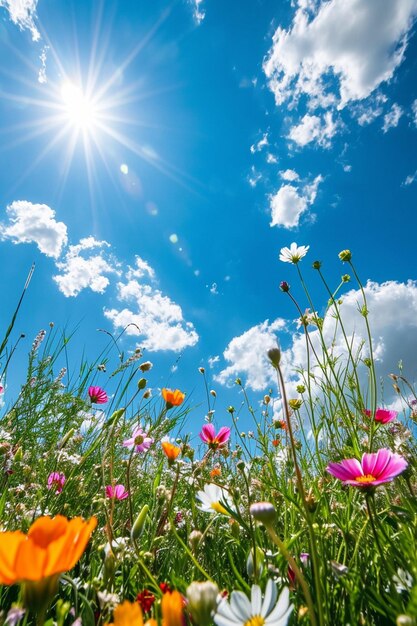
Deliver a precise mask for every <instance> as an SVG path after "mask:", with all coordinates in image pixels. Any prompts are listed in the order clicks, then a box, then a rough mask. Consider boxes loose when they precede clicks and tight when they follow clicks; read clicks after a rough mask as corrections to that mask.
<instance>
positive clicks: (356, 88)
mask: <svg viewBox="0 0 417 626" xmlns="http://www.w3.org/2000/svg"><path fill="white" fill-rule="evenodd" d="M303 5H304V6H303ZM416 13H417V0H401V1H397V2H393V0H349V1H346V0H329V2H322V3H321V4H320V5H319V6H318V8H317V9H315V7H314V4H313V3H311V2H308V3H307V5H306V3H302V5H301V6H299V8H298V9H297V10H296V12H295V15H294V19H293V22H292V24H291V26H290V28H289V29H288V30H285V29H284V28H282V27H281V26H280V27H278V28H277V30H276V31H275V33H274V35H273V44H272V47H271V49H270V51H269V55H268V57H267V59H266V60H265V62H264V66H263V67H264V72H265V74H266V76H267V78H268V79H269V86H270V89H271V90H272V92H273V93H274V95H275V101H276V103H277V105H281V104H283V103H284V102H285V101H286V100H289V101H290V102H291V103H295V102H297V100H298V98H299V97H300V96H301V95H303V94H304V95H306V96H307V98H308V101H309V106H310V107H311V108H315V107H317V106H324V107H328V106H333V105H337V106H338V108H340V109H341V108H343V107H344V106H346V105H347V104H348V103H349V102H353V101H355V100H362V99H364V98H367V97H368V96H369V95H370V94H371V93H372V92H373V91H374V90H375V89H377V87H378V86H379V85H381V83H383V82H386V81H389V80H390V79H391V78H392V76H393V75H394V72H395V70H396V68H397V67H398V66H399V65H400V63H401V62H402V60H403V58H404V53H405V50H406V47H407V43H408V34H409V32H410V29H411V27H412V24H413V21H414V18H415V16H416Z"/></svg>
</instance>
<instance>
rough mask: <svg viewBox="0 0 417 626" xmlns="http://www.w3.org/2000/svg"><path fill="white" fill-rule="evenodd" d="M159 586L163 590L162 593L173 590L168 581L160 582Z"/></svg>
mask: <svg viewBox="0 0 417 626" xmlns="http://www.w3.org/2000/svg"><path fill="white" fill-rule="evenodd" d="M159 588H160V590H161V591H162V593H171V591H172V589H171V587H170V586H169V585H168V583H159Z"/></svg>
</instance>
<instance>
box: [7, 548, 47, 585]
mask: <svg viewBox="0 0 417 626" xmlns="http://www.w3.org/2000/svg"><path fill="white" fill-rule="evenodd" d="M46 558H47V555H46V550H45V549H44V548H42V547H41V546H39V545H37V544H36V543H35V542H34V541H33V540H32V539H28V540H27V541H25V542H22V543H21V544H20V546H19V548H18V550H17V554H16V560H15V565H14V570H15V575H16V580H40V579H41V578H44V577H45V562H46Z"/></svg>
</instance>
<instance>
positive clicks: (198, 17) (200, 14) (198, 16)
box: [191, 0, 206, 24]
mask: <svg viewBox="0 0 417 626" xmlns="http://www.w3.org/2000/svg"><path fill="white" fill-rule="evenodd" d="M203 1H204V0H191V4H192V5H193V15H194V19H195V21H196V22H197V24H201V22H202V21H203V20H204V18H205V17H206V11H205V9H203Z"/></svg>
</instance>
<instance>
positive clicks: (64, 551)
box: [0, 515, 97, 585]
mask: <svg viewBox="0 0 417 626" xmlns="http://www.w3.org/2000/svg"><path fill="white" fill-rule="evenodd" d="M96 526H97V520H96V518H95V517H92V518H91V519H90V520H89V521H88V522H86V521H84V520H83V519H82V518H81V517H76V518H74V519H72V520H68V519H67V518H66V517H63V516H62V515H57V516H56V517H53V518H51V517H48V516H47V517H40V518H39V519H37V520H36V522H34V524H32V526H31V527H30V528H29V532H28V534H27V535H25V534H24V533H22V532H21V531H20V530H17V531H15V532H10V531H6V532H2V533H0V583H1V584H2V585H13V584H15V583H16V582H20V581H38V580H42V579H43V578H47V577H49V576H53V575H55V574H62V573H63V572H67V571H68V570H70V569H72V568H73V567H74V565H75V564H76V563H77V561H78V560H79V559H80V557H81V555H82V553H83V552H84V550H85V548H86V545H87V543H88V541H89V539H90V536H91V533H92V532H93V530H94V529H95V527H96Z"/></svg>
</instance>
